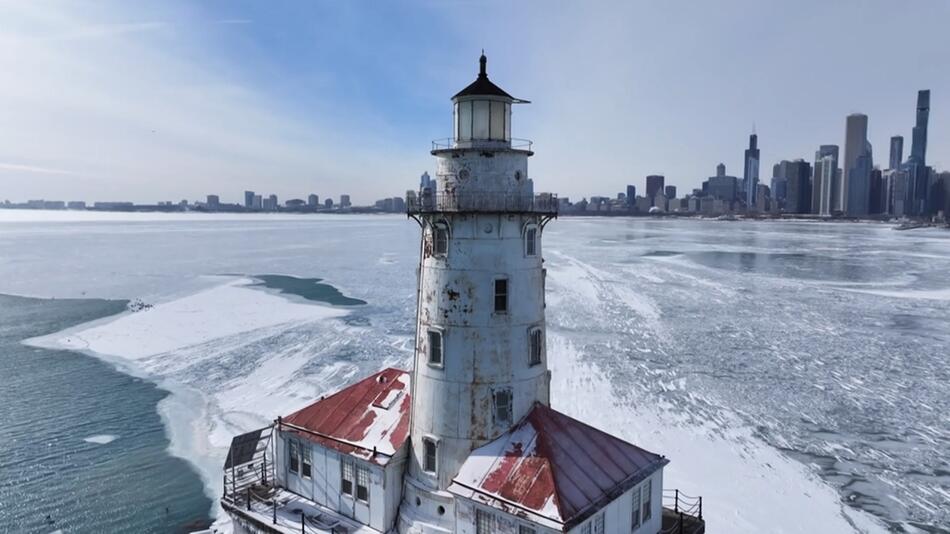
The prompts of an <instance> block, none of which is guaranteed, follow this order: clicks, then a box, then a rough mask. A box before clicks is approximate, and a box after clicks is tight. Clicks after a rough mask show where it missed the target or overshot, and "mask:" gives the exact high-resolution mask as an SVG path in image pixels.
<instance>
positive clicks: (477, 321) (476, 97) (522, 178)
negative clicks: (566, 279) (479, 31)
mask: <svg viewBox="0 0 950 534" xmlns="http://www.w3.org/2000/svg"><path fill="white" fill-rule="evenodd" d="M525 103H527V101H524V100H520V99H517V98H514V97H512V96H511V95H509V94H508V93H507V92H505V91H504V90H503V89H501V88H500V87H498V86H497V85H495V84H494V83H492V81H491V80H490V79H489V78H488V72H487V58H486V57H485V55H484V54H483V55H482V56H481V58H479V72H478V77H477V78H476V79H475V81H474V82H472V83H471V84H470V85H469V86H468V87H466V88H464V89H462V90H461V91H459V92H458V93H457V94H456V95H455V96H453V97H452V109H453V113H452V121H453V130H454V133H455V135H454V137H452V138H450V139H446V140H444V141H436V142H434V143H433V147H432V155H433V156H435V157H436V158H437V160H438V170H437V171H436V178H435V180H436V183H437V187H436V188H435V189H436V190H437V193H435V194H433V195H430V196H426V195H425V194H420V195H419V196H418V197H417V198H418V199H419V201H418V202H417V203H416V204H414V205H412V204H411V205H409V212H410V215H412V216H413V217H414V218H415V219H416V220H417V221H418V222H419V224H420V226H421V228H422V232H421V247H420V264H419V293H418V300H419V302H418V311H417V316H416V343H415V355H414V365H413V371H412V414H411V417H410V421H411V423H410V425H411V430H410V442H411V444H412V454H411V461H410V462H409V465H408V467H409V470H408V474H407V478H406V499H407V500H408V501H409V502H410V503H416V502H418V503H419V504H418V506H408V507H404V508H405V509H406V510H408V511H409V512H410V514H409V515H411V518H408V517H404V518H403V519H404V521H403V528H402V530H403V531H407V530H410V529H409V528H408V525H409V524H410V523H423V524H425V525H426V526H427V527H429V528H432V529H438V530H443V531H446V532H449V531H451V530H452V529H453V526H454V516H455V513H454V510H453V498H452V496H451V495H450V494H449V493H447V492H446V489H447V488H448V487H449V485H450V484H451V482H452V479H453V478H454V477H455V475H456V474H458V471H459V468H460V467H461V465H462V463H463V462H464V461H465V459H466V458H468V456H469V454H470V453H471V451H472V450H474V449H475V448H477V447H479V446H481V445H483V444H485V443H487V442H489V441H491V440H493V439H495V438H497V437H498V436H500V435H501V434H503V433H505V432H507V431H508V430H509V429H510V428H511V426H512V425H513V424H514V423H516V422H518V421H519V420H521V419H522V418H523V417H524V416H525V415H526V414H527V413H528V411H529V410H530V409H531V408H532V407H533V406H534V405H535V404H536V403H540V404H543V405H548V404H550V388H549V384H550V372H549V371H548V365H547V357H546V351H545V342H544V340H545V325H544V267H543V261H542V248H541V236H542V231H543V229H544V225H545V224H546V223H547V222H548V221H549V220H550V219H551V218H552V217H554V216H555V215H556V213H557V212H556V208H557V205H556V202H555V199H554V197H553V196H551V195H543V196H539V197H537V198H536V197H535V196H534V193H533V191H532V185H531V180H530V178H529V174H528V158H529V157H530V156H531V155H532V154H533V153H532V151H531V146H530V143H529V142H527V141H519V140H513V139H512V137H511V131H512V107H513V106H516V105H518V104H525ZM427 511H428V512H429V513H426V512H427Z"/></svg>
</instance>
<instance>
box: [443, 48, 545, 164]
mask: <svg viewBox="0 0 950 534" xmlns="http://www.w3.org/2000/svg"><path fill="white" fill-rule="evenodd" d="M478 62H479V72H478V78H477V79H476V80H475V81H474V82H472V83H471V84H470V85H469V86H468V87H466V88H465V89H462V90H461V91H459V92H458V94H456V95H455V96H453V97H452V102H453V104H454V112H453V118H454V121H455V125H454V133H455V136H454V137H455V148H470V147H486V146H497V145H501V146H509V145H510V143H511V105H512V104H527V103H528V101H527V100H520V99H517V98H514V97H512V96H511V95H509V94H508V93H506V92H505V91H504V90H503V89H502V88H500V87H498V86H497V85H495V84H494V83H492V82H491V80H489V79H488V73H487V68H486V67H487V63H488V59H487V58H486V57H485V54H484V53H482V56H481V57H480V58H479V59H478Z"/></svg>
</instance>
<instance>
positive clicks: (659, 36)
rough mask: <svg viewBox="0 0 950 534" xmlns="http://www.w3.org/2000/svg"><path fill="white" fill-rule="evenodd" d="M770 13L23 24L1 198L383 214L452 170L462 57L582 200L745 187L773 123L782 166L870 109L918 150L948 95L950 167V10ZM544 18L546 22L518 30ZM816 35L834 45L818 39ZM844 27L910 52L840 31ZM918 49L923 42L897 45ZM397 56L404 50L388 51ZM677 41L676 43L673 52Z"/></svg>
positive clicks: (555, 181) (382, 13)
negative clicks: (375, 203) (450, 143)
mask: <svg viewBox="0 0 950 534" xmlns="http://www.w3.org/2000/svg"><path fill="white" fill-rule="evenodd" d="M212 4H214V2H212ZM748 5H750V4H749V3H746V2H726V3H723V4H717V5H716V6H697V7H695V8H694V9H691V10H690V11H689V12H688V13H682V11H683V10H681V9H677V8H675V7H670V6H663V5H660V6H658V5H645V6H630V5H624V4H618V5H616V6H602V7H603V9H600V10H586V9H582V8H581V7H579V6H571V5H567V6H564V9H563V10H557V12H549V11H550V10H539V9H536V8H535V6H534V5H532V4H524V5H518V6H516V7H515V8H514V10H513V12H512V13H511V17H510V21H509V22H507V23H506V25H503V26H500V27H492V26H491V25H488V24H485V26H487V28H486V31H485V32H481V33H479V34H478V35H472V34H471V32H463V31H459V30H460V29H461V27H460V22H459V21H457V20H454V19H455V18H456V17H455V15H456V14H458V15H464V16H461V17H458V18H459V19H465V20H468V21H472V20H475V21H485V22H487V21H488V20H492V18H491V9H490V7H491V6H492V4H487V6H488V7H489V9H486V8H482V7H480V6H478V5H469V4H463V5H452V6H450V7H446V6H439V5H430V4H418V5H414V6H410V7H409V8H395V7H386V8H383V9H369V8H368V7H367V6H366V5H363V4H351V5H346V6H341V5H297V6H287V7H285V8H284V9H282V10H264V9H261V8H257V7H255V6H254V5H242V4H231V3H229V4H214V6H208V7H207V9H205V6H203V5H202V6H195V5H191V4H184V3H177V2H172V3H144V4H134V5H129V4H119V3H115V4H110V3H105V4H98V5H97V6H96V8H95V9H77V8H76V7H75V6H74V5H71V4H67V3H63V4H56V3H53V4H44V5H35V4H22V3H20V4H7V5H5V6H3V7H2V8H0V10H2V12H3V13H2V14H3V17H4V20H5V21H8V28H7V29H6V31H5V33H4V34H3V35H2V36H0V39H2V40H3V43H4V44H5V45H9V46H5V48H6V49H8V50H16V52H17V53H16V54H10V55H5V56H2V58H0V65H2V66H3V72H4V73H5V74H3V76H4V77H5V80H4V83H3V84H0V86H2V89H0V98H4V99H5V100H6V101H7V103H8V105H6V106H4V109H3V111H2V112H0V113H2V118H3V119H4V124H6V125H9V126H10V127H9V128H6V129H5V131H3V132H0V191H2V192H0V198H11V199H27V198H54V197H55V198H64V199H65V198H80V197H81V198H87V199H93V198H97V199H102V200H107V199H117V198H127V199H131V200H133V201H139V202H141V201H147V202H154V201H155V199H159V198H180V197H182V196H184V197H185V198H189V199H195V198H203V196H204V195H205V194H207V193H208V192H211V191H215V192H218V193H220V194H222V195H224V194H227V193H226V192H227V191H241V190H243V189H254V188H262V184H266V187H267V188H268V189H270V190H273V191H274V192H275V193H276V194H277V195H278V196H280V197H284V198H287V197H291V196H299V194H301V193H299V192H303V191H311V190H319V191H323V192H324V194H325V195H330V196H334V197H336V196H338V195H339V194H341V193H344V192H349V193H350V194H352V195H353V198H354V202H357V203H364V204H365V203H369V202H372V200H373V199H374V198H376V197H378V196H379V195H380V194H393V193H398V192H399V191H401V190H402V189H403V187H402V186H401V185H398V186H397V182H403V181H404V180H405V181H408V180H409V179H410V177H415V176H418V175H419V174H420V173H421V172H422V171H425V170H429V171H430V172H431V171H433V169H432V168H431V165H430V164H429V162H428V161H426V158H425V157H424V155H425V151H424V150H423V151H422V152H423V154H422V155H420V154H419V152H420V151H419V147H420V146H422V147H425V146H428V144H429V142H430V141H431V140H432V139H435V138H439V137H445V136H448V135H451V125H450V124H447V123H446V121H445V120H444V111H445V109H447V108H448V106H449V103H448V101H446V100H445V99H444V98H442V96H444V94H446V91H450V90H451V88H450V87H449V86H450V85H451V84H450V83H449V81H448V80H451V79H456V78H458V77H459V76H461V75H462V74H463V73H462V72H461V70H462V68H461V67H459V66H458V65H457V64H456V63H457V62H455V61H450V58H452V59H454V58H455V57H457V56H458V55H463V54H465V53H469V54H471V56H472V57H473V58H474V57H477V54H478V51H479V50H480V49H481V48H485V49H486V51H487V52H489V54H490V55H491V57H492V58H493V68H494V69H495V70H496V71H498V72H499V75H500V76H504V77H505V79H507V80H510V81H509V83H508V86H509V87H510V88H511V90H512V91H515V92H517V93H520V94H532V95H535V99H536V102H537V103H536V104H532V106H533V107H532V112H531V113H530V114H525V118H524V120H522V121H520V122H519V123H518V124H519V125H518V128H517V131H515V132H512V134H513V135H515V136H518V137H527V138H531V139H533V140H534V141H535V143H536V146H538V147H542V146H543V147H545V149H546V151H545V153H544V154H545V157H544V158H538V160H537V162H535V165H534V167H533V168H534V174H535V176H537V177H538V178H543V179H544V181H545V183H546V184H549V188H550V189H551V190H553V191H556V192H558V193H560V194H563V195H568V196H573V197H580V196H583V195H585V194H590V191H584V190H583V189H582V187H584V185H583V184H587V183H591V184H592V185H593V186H596V187H592V189H594V188H596V189H597V190H604V191H614V190H622V188H623V187H624V186H625V184H627V183H629V182H631V181H633V180H638V179H640V178H641V177H643V176H646V175H649V174H663V175H665V176H666V179H667V181H669V182H672V183H674V184H677V185H678V186H679V187H680V189H682V190H689V189H692V188H694V187H698V186H699V184H700V182H701V181H702V180H703V179H704V178H705V177H706V176H708V174H709V171H708V170H707V169H709V168H711V167H713V166H714V165H715V164H716V163H719V162H720V161H721V162H723V163H725V164H726V165H727V167H728V168H730V169H732V170H733V171H732V172H733V173H736V174H741V173H740V172H739V171H740V170H741V169H742V167H743V161H742V156H743V155H742V143H741V142H737V141H738V140H740V139H741V138H743V137H745V136H747V135H748V133H749V131H750V130H751V126H752V124H753V123H755V125H756V130H757V133H758V134H759V137H760V146H761V150H762V153H761V158H760V161H761V162H774V161H780V160H782V159H795V158H805V159H810V157H809V155H810V154H812V153H813V152H814V149H815V147H816V146H817V145H819V144H838V145H842V146H843V145H844V139H843V135H842V134H843V131H842V128H841V125H840V118H841V117H844V116H846V115H847V114H848V113H851V112H855V111H860V112H862V113H865V114H867V115H868V116H870V117H871V121H872V125H871V128H870V131H869V136H870V137H869V141H870V143H871V144H872V145H877V146H878V147H886V146H888V141H889V139H890V137H891V136H893V135H902V136H903V137H905V139H908V141H909V140H910V139H911V137H912V132H911V131H910V130H911V128H910V125H908V123H907V121H906V111H905V110H906V109H907V107H908V106H910V105H913V104H912V103H911V102H912V100H911V98H912V97H911V96H910V95H911V94H912V91H915V90H916V89H918V88H919V87H930V88H932V89H934V90H935V96H936V98H935V101H934V104H935V105H934V107H933V110H932V111H931V117H930V119H931V122H932V124H934V125H936V127H935V128H931V131H930V132H929V147H930V150H929V152H930V154H929V157H928V160H929V161H928V163H930V164H931V165H933V166H935V167H942V166H944V163H945V160H946V156H945V154H946V152H947V141H946V139H947V135H946V134H945V131H944V129H941V125H942V124H945V123H946V122H947V120H950V110H948V108H950V106H945V105H941V102H940V96H941V95H943V94H946V91H945V90H943V89H944V88H946V87H948V86H950V74H948V73H947V72H946V71H945V70H944V69H932V68H929V67H928V65H934V64H940V63H941V61H943V62H944V63H945V62H946V61H945V56H946V55H947V54H948V52H947V50H946V49H945V47H941V46H940V44H941V43H940V41H939V35H940V28H939V24H938V22H937V21H939V20H946V18H947V17H946V15H948V14H950V7H948V6H947V5H946V4H945V3H936V2H920V3H914V4H910V5H903V4H902V5H899V6H895V5H894V4H890V3H884V2H875V3H841V4H834V5H826V4H825V3H817V2H805V3H800V4H797V5H795V6H785V5H781V6H776V7H775V9H771V10H769V12H768V13H761V12H759V10H749V9H747V7H748ZM856 6H857V7H859V8H860V10H861V13H862V16H861V17H858V18H857V19H855V18H854V17H853V11H854V9H855V8H856ZM214 7H217V8H218V9H214ZM412 8H414V9H412ZM816 10H818V11H820V12H821V13H822V17H820V18H818V19H816V18H814V13H815V12H816ZM222 12H226V13H228V15H227V16H226V17H225V16H222V15H221V13H222ZM529 16H530V17H533V18H534V19H537V18H538V17H541V18H542V19H543V20H542V21H540V22H542V23H541V24H537V25H534V26H532V28H531V29H530V30H529V31H526V32H522V31H516V30H517V28H519V27H520V24H521V21H524V20H526V18H527V17H529ZM776 19H781V20H785V21H786V22H787V24H785V23H783V24H781V25H775V24H772V23H771V22H770V21H774V20H776ZM796 21H797V22H798V23H807V24H808V25H809V27H812V28H814V29H815V30H816V31H815V33H814V34H815V35H817V36H818V37H817V38H815V37H813V38H810V39H803V38H801V36H800V34H798V33H796V32H795V31H794V29H795V28H797V27H799V26H798V25H796V24H795V22H796ZM842 21H847V22H848V23H849V24H852V25H854V27H855V31H857V32H858V33H861V34H866V35H869V36H873V35H885V34H886V35H890V36H892V37H894V38H891V39H887V40H883V39H871V38H869V39H867V40H863V41H861V40H855V39H850V38H849V39H844V38H839V37H832V35H834V34H836V33H838V32H832V31H829V32H821V31H817V30H820V29H821V27H824V26H828V27H829V28H833V27H836V26H838V25H840V23H842ZM813 25H818V26H819V27H817V28H815V27H814V26H813ZM633 27H636V28H638V30H637V31H634V32H631V31H630V29H631V28H633ZM748 27H755V28H762V27H768V28H769V29H768V32H766V33H764V34H763V33H761V30H757V31H758V32H759V34H758V37H756V38H755V43H756V44H755V46H750V45H751V43H752V39H753V37H752V36H743V33H744V32H736V31H735V30H737V29H739V28H748ZM278 28H279V30H278ZM374 32H375V33H376V34H377V35H376V36H374V37H365V38H364V36H366V35H367V34H372V33H374ZM904 33H906V35H907V36H908V37H910V36H911V35H912V36H913V39H910V38H908V39H900V38H897V37H900V36H901V35H903V34H904ZM357 35H359V38H357V37H356V36H357ZM555 36H557V37H558V38H557V39H554V37H555ZM364 39H365V42H364ZM552 40H553V42H552ZM382 41H385V42H392V43H396V44H395V45H394V46H393V47H390V48H387V52H386V53H385V54H382V53H379V48H378V46H377V45H378V44H379V43H380V42H382ZM433 41H438V42H440V43H444V45H443V46H440V47H431V46H430V44H431V42H433ZM852 41H860V42H852ZM656 42H663V43H665V44H664V46H663V47H660V49H659V50H654V49H655V46H654V44H655V43H656ZM858 49H860V50H861V53H860V54H858V53H856V51H857V50H858ZM739 50H742V53H743V54H744V56H745V55H747V56H748V61H746V62H743V63H742V64H741V68H739V69H737V68H736V66H735V65H734V64H733V63H732V62H731V61H730V60H729V58H730V57H732V54H734V53H738V51H739ZM516 51H517V53H516ZM819 52H820V53H819ZM828 54H831V56H829V55H828ZM844 56H847V57H851V58H856V59H853V60H852V61H849V62H847V63H846V64H842V65H841V66H840V68H838V71H837V77H838V78H840V79H841V83H836V84H802V85H800V86H796V87H794V88H785V87H780V86H776V85H775V84H774V83H773V82H772V81H771V80H774V79H781V78H780V76H779V74H780V73H785V72H787V71H788V70H789V69H791V70H793V71H794V70H796V69H797V70H801V71H802V72H807V70H808V69H809V68H811V65H812V64H813V62H814V59H815V57H844ZM921 56H922V57H923V58H924V60H921V61H914V62H907V61H906V60H905V58H907V57H921ZM872 58H873V60H872ZM879 61H881V62H884V63H888V62H890V63H899V64H902V65H905V69H903V70H902V72H901V75H900V76H893V75H889V74H887V73H885V72H883V71H881V70H880V69H875V68H874V65H875V64H877V63H878V62H879ZM143 65H145V66H148V68H147V69H143V68H142V66H143ZM130 74H132V76H130ZM872 82H873V83H872ZM28 87H32V88H34V90H33V91H28V90H27V89H26V88H28ZM62 87H70V91H62V90H61V89H60V88H62ZM590 94H597V95H598V98H597V99H594V100H595V101H593V102H592V101H591V99H590V98H588V95H590ZM565 124H570V125H571V126H570V128H565V126H564V125H565ZM879 150H880V149H879ZM578 153H582V154H585V157H581V158H578V157H577V156H576V155H577V154H578ZM881 153H882V154H883V151H881ZM882 161H884V160H882ZM764 166H765V168H767V163H766V165H764ZM764 174H766V173H764V172H760V182H761V181H764V180H766V179H767V178H768V177H766V176H761V175H764ZM581 176H583V177H584V180H578V177H581ZM390 191H391V192H392V193H390ZM231 200H232V201H233V200H236V199H231Z"/></svg>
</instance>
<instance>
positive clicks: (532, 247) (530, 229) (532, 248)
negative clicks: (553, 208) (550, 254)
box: [524, 224, 538, 258]
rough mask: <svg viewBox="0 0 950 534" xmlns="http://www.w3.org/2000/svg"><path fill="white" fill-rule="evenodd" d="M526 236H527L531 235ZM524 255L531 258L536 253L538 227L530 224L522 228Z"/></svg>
mask: <svg viewBox="0 0 950 534" xmlns="http://www.w3.org/2000/svg"><path fill="white" fill-rule="evenodd" d="M532 235H533V237H532V238H530V239H529V238H528V236H532ZM524 255H525V257H527V258H533V257H535V256H537V255H538V227H537V226H535V225H533V224H532V225H530V226H527V227H525V230H524Z"/></svg>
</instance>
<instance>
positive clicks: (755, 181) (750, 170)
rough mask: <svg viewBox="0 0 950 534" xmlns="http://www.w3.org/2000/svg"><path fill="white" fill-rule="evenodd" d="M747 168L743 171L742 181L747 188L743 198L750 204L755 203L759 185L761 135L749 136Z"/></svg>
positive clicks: (746, 154)
mask: <svg viewBox="0 0 950 534" xmlns="http://www.w3.org/2000/svg"><path fill="white" fill-rule="evenodd" d="M744 161H745V169H744V170H743V172H742V182H743V187H744V188H745V189H744V191H743V193H744V195H743V199H744V200H745V202H746V205H748V206H754V205H755V190H756V189H755V188H756V186H758V185H759V136H757V135H756V134H754V133H753V134H752V135H750V136H749V148H747V149H746V151H745V158H744Z"/></svg>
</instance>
